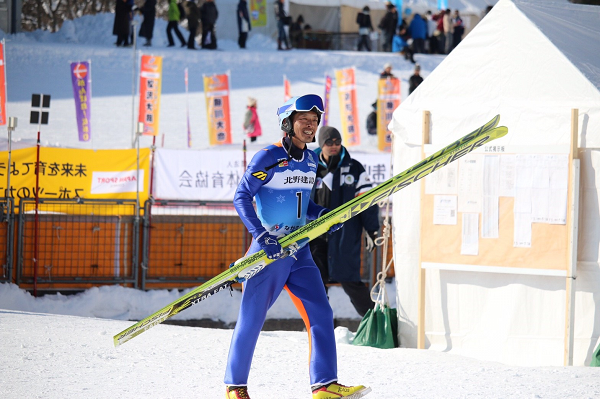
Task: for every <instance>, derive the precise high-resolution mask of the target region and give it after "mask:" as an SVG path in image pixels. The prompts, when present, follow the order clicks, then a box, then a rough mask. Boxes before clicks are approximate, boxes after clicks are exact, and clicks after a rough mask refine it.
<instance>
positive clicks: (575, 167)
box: [564, 109, 579, 366]
mask: <svg viewBox="0 0 600 399" xmlns="http://www.w3.org/2000/svg"><path fill="white" fill-rule="evenodd" d="M578 137H579V110H578V109H572V110H571V149H570V151H569V179H570V184H569V186H570V190H569V198H568V201H569V203H568V207H567V210H568V213H567V227H568V232H569V233H568V234H569V243H568V248H569V249H568V251H567V257H568V258H567V259H566V261H567V279H566V287H565V344H564V349H565V353H564V365H565V366H572V365H573V346H574V341H575V339H574V338H575V337H574V334H573V331H574V325H575V279H576V278H577V231H578V228H579V146H578V140H577V139H578Z"/></svg>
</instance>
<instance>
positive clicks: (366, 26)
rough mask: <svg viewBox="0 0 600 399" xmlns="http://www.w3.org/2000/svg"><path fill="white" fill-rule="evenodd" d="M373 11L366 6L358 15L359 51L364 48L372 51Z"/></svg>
mask: <svg viewBox="0 0 600 399" xmlns="http://www.w3.org/2000/svg"><path fill="white" fill-rule="evenodd" d="M370 13H371V9H370V8H369V6H364V7H363V9H362V11H361V12H359V13H358V14H357V15H356V23H357V24H358V34H359V36H360V38H359V39H358V51H361V50H362V49H363V47H365V48H366V49H367V51H371V36H370V35H371V32H373V25H372V24H371V15H370Z"/></svg>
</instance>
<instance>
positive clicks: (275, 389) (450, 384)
mask: <svg viewBox="0 0 600 399" xmlns="http://www.w3.org/2000/svg"><path fill="white" fill-rule="evenodd" d="M112 18H113V16H112V15H111V14H106V15H98V16H95V17H85V18H81V19H79V20H76V21H73V22H68V23H66V24H65V26H64V27H63V29H62V30H61V31H60V32H58V33H56V34H49V33H47V32H34V33H29V34H19V35H16V36H5V38H6V62H7V76H8V105H7V109H8V115H9V116H17V117H18V118H19V127H18V128H17V130H16V131H15V133H14V135H13V137H15V138H16V139H18V140H23V141H22V142H29V143H30V142H31V141H32V140H34V139H35V136H36V133H37V126H34V125H29V124H28V121H29V111H30V97H31V94H32V93H44V94H51V95H52V107H51V114H50V125H48V126H47V127H46V126H44V127H43V128H42V142H43V143H47V144H49V145H60V146H70V147H80V148H129V147H130V146H131V133H132V120H133V114H132V108H134V107H133V106H132V95H131V93H132V76H133V72H132V70H133V52H132V50H131V49H123V48H115V47H114V46H113V42H114V37H113V36H111V34H110V33H111V30H112ZM165 28H166V23H165V22H164V21H160V20H159V21H157V24H156V27H155V36H156V37H155V40H154V43H155V46H154V47H152V48H151V49H150V50H151V52H152V53H153V54H156V55H163V56H164V57H165V58H164V65H163V67H164V71H163V72H164V80H163V86H162V88H163V99H162V102H161V116H160V120H161V125H160V128H161V132H164V133H165V147H167V148H186V133H185V132H186V122H185V106H186V105H185V104H186V100H187V97H186V94H185V90H184V83H183V70H184V68H185V67H188V68H189V70H190V94H189V104H190V110H191V123H192V132H193V143H194V145H193V148H194V149H200V148H207V147H208V139H207V136H206V118H205V108H204V93H203V88H202V79H201V78H202V75H203V74H212V73H222V72H226V71H230V73H231V87H232V91H231V101H232V112H233V113H232V124H233V126H234V134H233V140H234V144H232V146H237V147H239V146H241V142H242V140H243V138H244V137H243V133H242V131H241V125H242V119H243V115H244V112H245V104H246V98H247V96H250V95H251V96H253V97H256V98H257V99H258V109H259V116H260V118H261V122H262V126H263V130H264V135H263V136H262V137H261V138H260V139H259V140H258V142H257V143H256V144H255V146H256V147H257V148H258V147H260V146H264V145H266V144H268V143H271V142H273V141H275V140H277V138H278V137H279V135H280V132H279V130H278V129H277V127H276V120H277V119H276V116H275V109H276V107H277V106H278V105H280V104H281V103H282V102H283V87H282V78H283V75H284V74H285V75H287V77H288V79H290V81H291V83H292V94H303V93H308V92H314V93H317V94H321V93H322V92H323V81H324V75H325V73H329V74H330V75H331V74H332V73H333V69H337V68H344V67H349V66H355V67H356V72H357V90H358V98H359V108H360V111H359V118H360V121H361V122H360V123H361V128H362V127H363V126H364V121H365V120H366V116H367V114H368V113H369V112H370V110H371V106H370V104H371V103H372V102H373V101H374V99H375V95H376V81H377V77H378V74H379V72H380V70H381V69H382V66H383V64H384V63H386V62H391V63H392V64H393V66H394V73H395V74H396V76H398V77H399V78H401V79H402V93H403V95H402V96H403V98H406V96H407V93H408V83H407V80H408V78H409V76H410V75H411V74H412V70H413V66H412V64H410V63H409V62H407V61H405V60H404V59H403V58H402V57H400V56H398V55H393V54H384V53H357V52H322V51H309V50H293V51H289V52H278V51H276V50H275V48H276V44H275V42H274V41H273V40H271V39H270V38H266V37H263V36H258V35H251V37H250V39H249V41H248V49H247V50H239V49H238V48H237V44H236V43H235V42H233V41H226V40H223V41H220V42H219V47H220V49H221V50H222V51H215V52H209V51H195V52H193V51H188V50H186V49H179V48H170V49H167V48H165V47H163V46H164V44H165V43H164V42H165V35H164V31H165ZM416 58H417V61H418V62H419V63H420V64H421V66H422V74H423V75H424V76H425V77H427V75H429V73H431V71H432V70H433V69H434V68H435V67H436V66H437V65H438V64H439V63H440V62H442V61H443V59H444V57H443V56H427V55H418V56H417V57H416ZM81 60H91V61H92V78H93V83H92V87H93V88H92V90H93V98H92V136H93V142H92V143H79V142H78V141H77V131H76V123H75V107H74V103H73V98H72V89H71V83H70V76H69V72H68V71H69V69H68V68H69V62H71V61H81ZM337 107H338V100H337V92H336V90H335V88H334V91H333V92H332V96H331V109H332V112H331V114H330V121H331V124H332V125H334V126H338V127H339V125H340V121H339V113H338V112H336V110H337ZM361 135H362V139H363V145H362V146H360V148H357V149H354V150H356V151H358V150H360V151H365V152H374V151H376V144H375V143H374V141H373V140H372V139H371V138H370V137H368V136H367V134H366V131H364V130H363V132H362V133H361ZM149 144H150V139H149V138H144V139H143V140H142V146H148V145H149ZM388 288H389V290H390V291H389V295H390V301H391V303H392V306H395V297H396V295H395V290H394V286H393V285H389V286H388ZM180 295H182V293H180V292H178V291H167V290H158V291H150V292H141V291H136V290H132V289H126V288H122V287H100V288H93V289H90V290H88V291H86V292H84V293H81V294H78V295H70V296H64V295H48V296H45V297H42V298H33V297H32V296H31V295H29V294H28V293H26V292H24V291H22V290H20V289H19V288H18V287H16V286H15V285H11V284H0V342H2V352H1V356H2V361H1V362H0V397H1V398H11V399H13V398H38V397H39V398H41V397H43V398H51V399H54V398H56V399H58V398H61V399H62V398H107V397H113V398H139V397H145V398H184V397H197V398H209V399H212V398H221V397H223V396H224V395H223V384H222V380H223V375H224V370H225V362H226V358H227V350H228V345H229V340H230V337H231V330H218V329H205V328H192V327H179V326H169V325H158V326H156V327H154V328H153V329H151V330H150V331H147V332H145V333H144V334H142V335H140V336H139V337H136V338H135V339H134V340H132V341H130V342H128V343H126V344H124V345H123V346H120V347H119V348H116V349H115V348H114V347H113V343H112V342H113V341H112V337H113V335H114V334H116V333H118V332H120V331H122V330H123V329H125V328H126V327H128V326H130V325H131V324H132V322H131V321H128V320H134V319H139V318H143V317H145V316H147V315H149V314H150V313H152V312H154V311H156V310H158V309H159V308H161V307H162V306H164V305H166V304H167V303H169V302H171V301H172V300H174V299H175V298H177V297H178V296H180ZM330 302H331V304H332V307H333V309H334V315H335V317H336V318H358V315H357V314H356V312H355V311H354V309H353V308H352V306H351V305H350V302H349V300H348V298H347V296H345V294H344V293H343V292H342V291H341V289H339V288H335V287H334V288H332V289H331V291H330ZM238 308H239V293H234V295H233V297H230V296H229V294H228V293H225V292H222V293H220V294H218V295H216V296H214V297H212V298H210V299H209V300H207V301H203V302H202V303H201V304H198V305H196V306H194V307H192V308H190V309H188V310H186V311H185V312H183V313H182V314H181V315H178V316H176V318H178V319H186V318H187V319H201V318H211V319H215V320H221V321H225V322H233V321H235V318H236V315H237V311H238ZM399 311H401V310H400V309H399ZM268 317H269V318H297V317H298V316H297V315H296V311H295V309H294V308H293V306H292V304H291V301H290V300H289V297H287V294H285V293H283V294H282V295H281V297H280V299H279V300H278V301H277V303H276V304H275V306H274V307H273V308H272V309H271V311H270V312H269V315H268ZM336 334H337V337H338V359H339V377H340V382H342V383H346V384H359V383H360V384H366V385H369V386H371V387H372V388H373V393H372V394H370V395H369V397H372V398H377V399H383V398H557V399H558V398H590V399H591V398H597V397H600V369H597V368H582V367H542V368H528V367H509V366H505V365H502V364H499V363H494V362H486V361H482V360H474V359H469V358H466V357H461V356H455V355H450V354H448V353H443V352H434V351H427V350H425V351H424V350H415V349H406V348H398V349H393V350H379V349H375V348H364V347H355V346H352V345H349V343H350V342H351V340H352V338H353V334H352V333H351V332H349V331H348V330H346V329H344V328H338V329H337V330H336ZM307 357H308V351H307V336H306V333H304V332H264V333H262V334H261V337H260V339H259V342H258V348H257V350H256V354H255V358H254V363H253V370H252V372H251V375H250V381H249V384H250V394H251V395H253V397H254V398H260V399H270V398H277V399H296V398H308V397H310V390H309V387H308V371H307Z"/></svg>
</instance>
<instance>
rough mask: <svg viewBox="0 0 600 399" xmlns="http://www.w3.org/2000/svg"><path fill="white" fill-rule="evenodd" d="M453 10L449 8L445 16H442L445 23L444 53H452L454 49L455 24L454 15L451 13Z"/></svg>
mask: <svg viewBox="0 0 600 399" xmlns="http://www.w3.org/2000/svg"><path fill="white" fill-rule="evenodd" d="M451 13H452V12H451V11H450V9H447V10H446V11H445V12H444V17H443V18H442V20H443V24H444V37H445V43H444V54H450V51H452V36H453V35H454V25H453V24H452V16H451V15H450V14H451Z"/></svg>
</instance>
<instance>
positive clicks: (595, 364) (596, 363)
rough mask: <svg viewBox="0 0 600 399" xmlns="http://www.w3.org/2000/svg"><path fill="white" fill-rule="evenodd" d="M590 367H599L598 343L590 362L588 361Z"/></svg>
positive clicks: (599, 346) (599, 349)
mask: <svg viewBox="0 0 600 399" xmlns="http://www.w3.org/2000/svg"><path fill="white" fill-rule="evenodd" d="M590 367H600V344H598V347H597V348H596V350H595V351H594V355H593V356H592V362H591V363H590Z"/></svg>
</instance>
